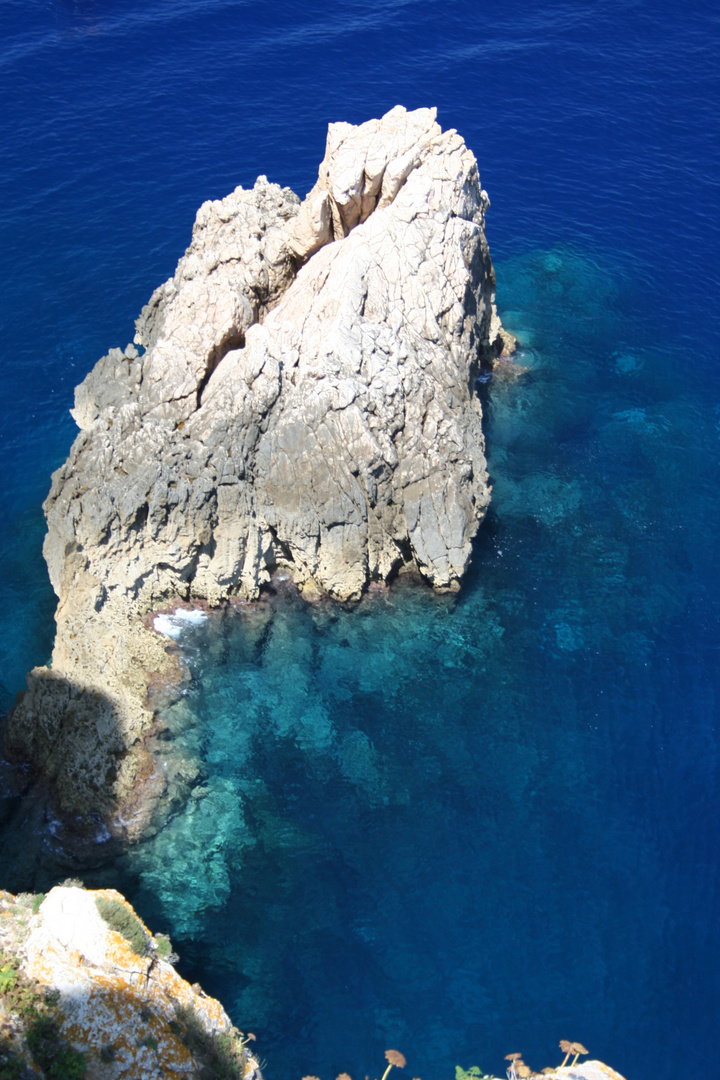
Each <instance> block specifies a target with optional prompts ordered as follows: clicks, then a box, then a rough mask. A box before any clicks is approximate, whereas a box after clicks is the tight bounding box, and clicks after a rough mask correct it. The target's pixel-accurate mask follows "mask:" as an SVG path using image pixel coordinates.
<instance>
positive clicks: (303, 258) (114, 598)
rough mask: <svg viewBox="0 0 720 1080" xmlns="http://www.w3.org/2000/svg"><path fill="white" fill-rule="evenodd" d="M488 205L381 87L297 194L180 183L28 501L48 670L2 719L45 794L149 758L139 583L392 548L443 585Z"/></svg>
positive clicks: (360, 562) (152, 641) (374, 564)
mask: <svg viewBox="0 0 720 1080" xmlns="http://www.w3.org/2000/svg"><path fill="white" fill-rule="evenodd" d="M488 205H489V202H488V198H487V195H486V194H485V192H484V191H483V190H482V188H481V186H480V180H479V176H478V169H477V163H476V161H475V158H474V156H473V154H472V153H471V152H470V150H468V149H467V147H466V146H465V144H464V142H463V140H462V138H461V137H460V136H459V135H458V134H457V133H456V132H455V131H447V132H442V131H441V129H440V127H439V125H438V124H437V123H436V120H435V111H434V110H428V109H420V110H417V111H416V112H411V113H408V112H406V111H405V110H404V109H403V108H401V107H397V108H395V109H393V110H392V111H391V112H390V113H388V114H387V115H386V116H385V117H383V118H382V120H373V121H370V122H369V123H366V124H363V125H361V126H360V127H353V126H352V125H350V124H332V125H330V128H329V132H328V140H327V149H326V153H325V157H324V159H323V162H322V164H321V166H320V172H319V177H318V181H317V183H316V185H315V187H314V188H313V190H312V191H311V192H310V194H309V195H308V196H307V198H306V199H305V200H304V202H302V203H301V202H300V200H299V199H298V198H297V197H296V196H295V195H294V194H293V193H292V192H291V191H290V190H289V189H287V188H280V187H278V186H277V185H275V184H270V183H268V181H267V180H266V179H265V178H264V177H260V178H259V179H258V181H257V183H256V185H255V187H254V188H253V190H252V191H244V190H243V189H242V188H238V189H237V190H236V191H234V192H233V193H232V194H231V195H229V196H227V198H225V199H222V200H221V201H217V202H208V203H205V204H204V205H203V206H202V207H201V208H200V210H199V212H198V215H197V220H196V223H195V227H194V230H193V236H192V242H191V245H190V247H189V248H188V250H187V252H186V254H185V255H184V257H183V258H182V259H181V260H180V262H179V264H178V267H177V270H176V273H175V276H174V277H173V278H172V279H171V280H170V281H167V282H166V283H165V284H164V285H162V286H161V287H160V288H159V289H157V290H156V292H155V293H154V294H153V296H152V298H151V300H150V302H149V304H148V305H147V306H146V308H145V309H144V310H143V312H142V314H141V316H140V318H139V319H138V322H137V334H136V336H135V343H136V344H135V345H131V346H128V347H127V348H126V349H125V350H124V352H123V351H121V350H120V349H112V350H111V351H110V352H109V354H108V355H107V356H106V357H103V359H102V360H100V361H99V362H98V364H97V365H96V367H95V368H94V370H93V371H92V372H91V373H90V374H89V375H88V376H87V378H86V379H85V381H84V382H83V383H82V384H81V385H80V386H79V387H78V389H77V391H76V400H75V408H74V410H73V415H74V417H75V419H76V421H77V423H78V425H79V426H80V428H81V433H80V435H79V436H78V438H77V439H76V441H75V444H74V445H73V447H72V450H71V451H70V455H69V457H68V460H67V462H66V463H65V465H63V467H62V468H61V469H59V470H58V472H57V473H56V474H55V475H54V477H53V484H52V489H51V491H50V495H49V496H48V499H47V501H46V503H45V511H46V515H47V520H48V536H47V540H46V544H45V557H46V560H47V563H48V567H49V570H50V577H51V580H52V584H53V588H54V589H55V591H56V593H57V595H58V609H57V616H56V619H57V637H56V643H55V649H54V652H53V659H52V669H51V670H49V669H35V671H33V672H32V673H31V675H30V677H29V680H28V691H27V693H26V694H25V697H24V699H23V701H22V703H21V704H19V705H18V707H17V708H16V709H15V711H14V713H13V716H12V718H11V721H10V724H9V727H8V732H7V742H8V747H9V749H10V751H11V752H12V753H13V754H14V756H15V757H16V758H19V759H23V760H27V761H31V762H32V763H34V765H35V766H36V768H37V769H38V770H39V772H40V773H41V775H42V776H43V777H45V779H46V780H48V781H49V782H50V783H51V784H52V785H53V786H54V790H55V793H56V796H57V799H58V801H59V804H60V806H61V808H62V809H63V810H65V811H66V812H68V813H69V812H73V813H76V812H79V813H80V814H81V815H84V816H85V817H86V818H87V817H88V816H89V815H93V814H94V815H96V816H97V815H99V816H100V817H101V818H103V819H107V818H108V817H109V816H111V815H112V813H113V812H114V811H116V810H117V808H118V807H121V806H123V805H124V804H125V803H126V802H127V800H128V799H129V798H130V797H131V793H132V791H133V790H134V789H135V788H136V787H137V785H138V784H139V783H140V782H146V781H148V778H149V777H150V779H152V777H151V775H150V774H151V773H152V767H151V765H150V764H148V761H147V759H146V758H144V757H143V753H142V739H143V733H144V732H146V731H147V729H148V725H149V723H150V713H149V711H148V709H147V706H146V702H145V689H146V683H147V679H148V677H149V676H150V677H153V676H154V677H156V678H162V677H168V676H169V674H170V672H169V666H168V665H169V663H170V661H169V660H168V657H167V655H166V652H165V649H164V646H163V642H162V640H161V639H160V638H159V637H158V635H157V634H155V633H153V631H152V629H151V628H149V627H148V626H145V625H143V624H142V622H141V616H143V614H145V613H146V612H148V611H150V610H152V609H154V608H156V607H157V606H158V605H160V604H161V603H164V602H166V601H168V600H169V599H172V598H181V599H189V598H202V599H204V600H206V601H207V602H209V603H210V604H217V603H218V602H220V601H221V600H223V598H226V597H229V596H232V595H236V594H237V595H240V596H243V597H246V598H248V599H251V598H255V597H257V596H258V593H259V590H260V589H261V588H262V587H263V586H264V585H266V584H267V583H268V582H269V580H270V574H271V571H272V570H273V568H274V567H278V566H284V567H288V568H289V569H290V571H291V573H292V575H293V577H294V579H295V581H296V582H297V584H298V585H299V586H300V587H301V588H302V589H303V590H305V591H306V592H307V593H308V594H310V595H311V594H317V593H327V594H329V595H331V596H333V597H336V598H338V599H341V600H348V599H353V598H357V597H359V596H360V594H361V593H362V591H363V590H364V588H365V587H366V586H367V585H368V584H369V583H371V582H373V581H385V580H387V579H388V578H389V577H390V576H391V575H393V574H394V573H396V572H397V571H398V570H399V569H401V568H403V567H408V566H412V567H414V568H416V569H417V570H418V571H419V572H420V573H421V574H422V575H423V576H424V577H425V578H426V579H427V581H428V582H429V583H430V584H431V585H433V586H434V587H435V588H438V589H455V588H457V587H458V583H459V581H460V579H461V577H462V575H463V573H464V572H465V570H466V568H467V565H468V561H469V558H470V553H471V541H472V538H473V536H474V535H475V533H476V531H477V528H478V525H479V523H480V521H481V519H482V517H483V515H484V513H485V510H486V508H487V505H488V501H489V486H488V478H487V470H486V462H485V456H484V443H483V434H482V427H481V409H480V404H479V402H478V398H477V393H476V379H477V376H478V374H479V372H480V370H481V367H482V366H483V365H491V364H492V362H493V358H494V357H496V356H497V355H498V354H499V353H500V352H501V350H502V349H503V347H504V346H506V345H507V344H508V343H509V335H506V334H505V333H504V331H503V330H502V328H501V326H500V323H499V321H498V318H497V314H496V311H495V306H494V299H495V278H494V273H493V268H492V263H491V260H490V255H489V251H488V246H487V242H486V239H485V231H484V225H485V212H486V210H487V207H488ZM136 346H139V347H140V348H141V349H144V352H143V353H142V354H141V353H140V351H139V350H138V348H137V347H136ZM155 779H157V778H155ZM160 782H161V781H160V780H158V783H160ZM128 820H129V819H128V815H127V814H126V815H125V816H124V817H122V815H120V816H118V815H117V814H116V815H115V817H114V819H113V823H114V824H113V823H111V824H112V827H113V828H116V829H121V830H122V829H125V830H126V831H127V832H128V835H129V834H130V833H132V828H133V827H132V824H130V825H128Z"/></svg>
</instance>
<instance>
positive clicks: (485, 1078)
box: [455, 1065, 492, 1080]
mask: <svg viewBox="0 0 720 1080" xmlns="http://www.w3.org/2000/svg"><path fill="white" fill-rule="evenodd" d="M473 1077H479V1078H480V1080H492V1077H491V1076H490V1074H489V1073H484V1072H483V1071H482V1069H480V1068H479V1067H478V1066H477V1065H471V1066H470V1068H469V1069H463V1068H461V1067H460V1065H456V1066H455V1080H471V1078H473Z"/></svg>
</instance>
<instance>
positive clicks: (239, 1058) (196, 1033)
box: [169, 1005, 247, 1080]
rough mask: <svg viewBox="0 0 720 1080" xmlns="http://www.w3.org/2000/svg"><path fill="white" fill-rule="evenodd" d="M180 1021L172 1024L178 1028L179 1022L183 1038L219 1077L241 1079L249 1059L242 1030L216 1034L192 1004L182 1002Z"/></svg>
mask: <svg viewBox="0 0 720 1080" xmlns="http://www.w3.org/2000/svg"><path fill="white" fill-rule="evenodd" d="M175 1016H176V1017H177V1022H175V1023H174V1022H172V1021H171V1023H170V1024H169V1027H170V1030H171V1031H174V1030H175V1028H176V1027H177V1026H178V1025H179V1027H180V1029H181V1034H180V1038H181V1040H182V1042H184V1043H185V1045H186V1046H187V1048H188V1050H189V1051H190V1053H191V1054H192V1055H193V1056H197V1057H198V1058H199V1059H200V1061H201V1062H202V1064H203V1065H205V1066H206V1067H207V1068H208V1069H209V1071H210V1073H211V1074H212V1075H213V1076H214V1077H215V1080H239V1078H241V1077H242V1075H243V1073H244V1069H245V1063H246V1061H247V1054H246V1052H245V1044H244V1043H243V1039H242V1034H241V1033H240V1032H239V1031H238V1030H237V1028H232V1029H231V1030H230V1031H226V1032H223V1033H222V1034H221V1035H216V1034H215V1033H214V1032H212V1031H208V1030H207V1029H206V1028H205V1026H204V1025H203V1023H202V1021H201V1019H200V1018H199V1016H198V1015H197V1013H196V1012H195V1010H194V1009H193V1007H192V1006H191V1005H178V1006H177V1007H176V1009H175Z"/></svg>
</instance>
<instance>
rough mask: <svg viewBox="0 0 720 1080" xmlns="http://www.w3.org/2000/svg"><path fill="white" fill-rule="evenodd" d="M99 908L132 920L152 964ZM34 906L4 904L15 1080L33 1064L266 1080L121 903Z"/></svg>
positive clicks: (0, 920) (106, 1077) (55, 901)
mask: <svg viewBox="0 0 720 1080" xmlns="http://www.w3.org/2000/svg"><path fill="white" fill-rule="evenodd" d="M41 899H42V903H40V904H38V903H37V901H40V900H41ZM98 899H100V900H101V901H102V900H105V901H108V900H109V901H110V902H111V903H112V904H114V905H115V909H116V910H119V911H120V912H121V913H122V912H124V913H125V915H126V918H127V919H128V920H129V922H130V924H131V925H133V926H134V928H135V930H136V932H138V933H139V935H140V939H141V941H142V942H143V944H142V946H141V951H142V953H143V955H139V954H138V952H137V951H136V949H134V948H133V947H131V945H130V944H129V942H128V940H127V939H126V937H125V936H123V934H121V933H118V932H117V931H116V930H113V929H111V928H110V926H109V925H108V923H107V922H106V921H105V920H104V919H103V918H102V917H101V915H100V912H99V911H98V907H97V904H96V901H97V900H98ZM37 901H36V903H35V904H33V898H32V897H30V896H25V897H22V896H21V897H14V896H12V895H11V894H9V893H2V892H0V961H1V967H2V972H3V976H4V978H3V981H2V983H0V1020H1V1023H0V1067H2V1065H5V1067H6V1068H7V1069H8V1070H10V1068H11V1066H10V1065H8V1064H7V1062H8V1061H9V1062H11V1063H12V1062H13V1061H14V1062H15V1063H16V1068H17V1069H18V1072H12V1073H11V1071H8V1072H7V1075H11V1074H12V1075H13V1076H15V1075H19V1070H20V1066H21V1063H25V1064H26V1065H27V1066H28V1067H29V1072H28V1075H32V1076H45V1075H52V1076H60V1075H62V1076H67V1077H68V1078H69V1077H75V1076H78V1077H79V1076H81V1075H82V1076H85V1077H86V1078H87V1080H101V1078H102V1080H151V1078H153V1080H154V1078H156V1077H158V1076H162V1077H166V1078H168V1080H170V1078H173V1077H176V1078H178V1080H180V1078H181V1077H184V1078H198V1080H199V1078H201V1077H202V1078H207V1080H210V1078H212V1077H218V1078H220V1077H223V1078H230V1077H236V1078H237V1080H262V1078H261V1075H260V1070H259V1066H258V1063H257V1061H256V1060H255V1058H254V1057H253V1056H252V1054H251V1053H250V1052H249V1050H248V1049H247V1045H245V1046H244V1045H243V1043H247V1040H245V1039H243V1038H242V1037H241V1035H240V1033H239V1032H237V1031H236V1029H234V1028H233V1026H232V1023H231V1021H230V1019H229V1017H228V1016H227V1014H226V1012H225V1010H224V1009H223V1007H222V1005H221V1004H220V1003H219V1002H218V1001H215V999H214V998H211V997H208V996H207V995H206V994H204V993H203V991H202V990H201V989H200V987H199V986H197V985H195V986H190V985H188V983H186V982H185V981H184V980H183V979H182V978H180V976H179V975H178V974H177V972H176V971H175V969H174V968H173V967H172V965H171V964H170V963H168V962H167V961H166V960H164V959H162V957H161V956H160V955H159V953H158V950H157V946H158V940H157V939H155V938H153V936H152V935H151V934H150V932H149V930H148V929H147V927H145V926H144V925H143V924H142V923H141V922H140V920H139V919H138V918H137V916H136V915H135V913H134V912H133V910H132V908H131V907H130V905H129V904H128V903H127V901H125V900H124V899H123V897H122V896H120V894H119V893H116V892H115V891H114V890H112V889H103V890H100V891H98V892H91V891H89V890H85V889H83V888H79V887H77V886H70V887H64V886H58V887H57V888H54V889H52V890H51V892H49V893H48V895H47V896H46V897H45V898H44V899H43V898H42V897H40V896H38V897H37ZM34 908H35V909H36V910H35V911H33V909H34ZM53 1069H54V1070H55V1071H53ZM3 1075H5V1074H3ZM23 1075H25V1074H24V1073H23Z"/></svg>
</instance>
